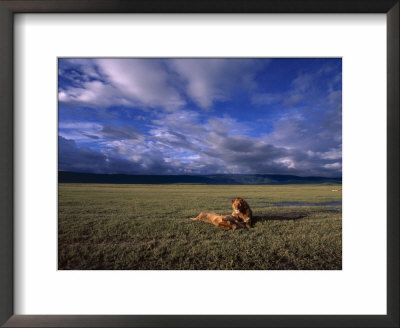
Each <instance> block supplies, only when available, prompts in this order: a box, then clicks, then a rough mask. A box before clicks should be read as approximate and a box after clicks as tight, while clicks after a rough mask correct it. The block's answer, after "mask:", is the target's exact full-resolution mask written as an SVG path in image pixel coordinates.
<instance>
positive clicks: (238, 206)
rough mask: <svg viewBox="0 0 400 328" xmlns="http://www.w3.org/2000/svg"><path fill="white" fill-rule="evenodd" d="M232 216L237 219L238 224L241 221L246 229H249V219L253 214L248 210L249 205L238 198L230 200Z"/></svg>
mask: <svg viewBox="0 0 400 328" xmlns="http://www.w3.org/2000/svg"><path fill="white" fill-rule="evenodd" d="M232 209H233V213H232V216H234V217H235V218H237V219H238V220H239V221H240V222H241V221H243V222H244V223H245V224H246V227H247V228H251V219H252V218H253V212H252V211H251V209H250V206H249V204H247V202H246V201H245V200H244V199H243V198H240V197H237V198H236V199H232Z"/></svg>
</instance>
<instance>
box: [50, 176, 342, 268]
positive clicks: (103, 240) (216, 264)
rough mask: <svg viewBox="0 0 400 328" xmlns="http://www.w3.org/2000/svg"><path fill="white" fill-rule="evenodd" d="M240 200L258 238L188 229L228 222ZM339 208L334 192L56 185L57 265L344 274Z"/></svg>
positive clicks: (243, 231)
mask: <svg viewBox="0 0 400 328" xmlns="http://www.w3.org/2000/svg"><path fill="white" fill-rule="evenodd" d="M332 190H338V191H332ZM235 197H243V198H245V199H246V200H247V201H248V203H249V205H250V207H251V208H252V210H253V217H254V218H253V222H254V226H253V228H252V229H249V230H248V229H238V230H235V231H232V230H230V231H224V230H221V229H218V228H216V227H215V226H213V225H211V224H207V223H204V222H201V221H191V220H190V219H189V218H191V217H195V216H197V214H198V213H199V212H201V211H215V212H217V213H220V214H230V213H232V208H231V199H232V198H235ZM341 199H342V194H341V186H337V185H336V186H330V185H276V186H271V185H246V186H237V185H235V186H233V185H224V186H222V185H178V184H176V185H175V184H170V185H133V184H132V185H124V184H74V183H71V184H59V197H58V201H59V203H58V265H59V269H67V270H68V269H73V270H80V269H84V270H86V269H107V270H112V269H117V270H137V269H144V270H164V269H173V270H181V269H182V270H183V269H184V270H191V269H202V270H219V269H221V270H231V269H239V270H295V269H302V270H340V269H341V267H342V213H341V206H340V205H339V204H340V203H339V202H340V201H341ZM332 202H336V203H334V205H332ZM293 203H296V204H293ZM297 203H306V204H307V206H297V205H300V204H297ZM329 203H331V204H329ZM289 204H290V205H291V206H285V205H289ZM321 204H322V206H316V205H321ZM324 204H325V205H324ZM293 205H295V206H293Z"/></svg>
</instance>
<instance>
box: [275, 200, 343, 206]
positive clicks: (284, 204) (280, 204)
mask: <svg viewBox="0 0 400 328" xmlns="http://www.w3.org/2000/svg"><path fill="white" fill-rule="evenodd" d="M270 206H278V207H285V206H342V201H341V200H339V201H333V202H325V203H303V202H280V203H271V204H270Z"/></svg>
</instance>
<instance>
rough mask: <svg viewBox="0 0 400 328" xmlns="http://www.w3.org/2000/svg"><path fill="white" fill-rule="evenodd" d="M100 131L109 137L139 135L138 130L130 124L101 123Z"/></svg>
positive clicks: (136, 137) (134, 136) (132, 137)
mask: <svg viewBox="0 0 400 328" xmlns="http://www.w3.org/2000/svg"><path fill="white" fill-rule="evenodd" d="M100 133H101V134H102V135H103V136H104V137H107V138H110V139H138V137H139V133H138V131H136V129H134V128H132V127H130V126H112V125H103V128H102V129H101V132H100Z"/></svg>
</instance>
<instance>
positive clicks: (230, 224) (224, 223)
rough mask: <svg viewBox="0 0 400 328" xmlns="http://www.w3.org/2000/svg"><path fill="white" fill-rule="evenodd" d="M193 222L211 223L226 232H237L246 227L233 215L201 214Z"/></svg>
mask: <svg viewBox="0 0 400 328" xmlns="http://www.w3.org/2000/svg"><path fill="white" fill-rule="evenodd" d="M192 220H194V221H203V222H207V223H211V224H213V225H215V226H216V227H218V228H222V229H224V230H230V229H233V230H235V229H237V228H244V226H245V225H244V224H243V222H240V221H239V220H238V219H237V218H236V217H234V216H233V215H219V214H217V213H213V212H201V213H200V214H199V215H198V216H197V217H195V218H192Z"/></svg>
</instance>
